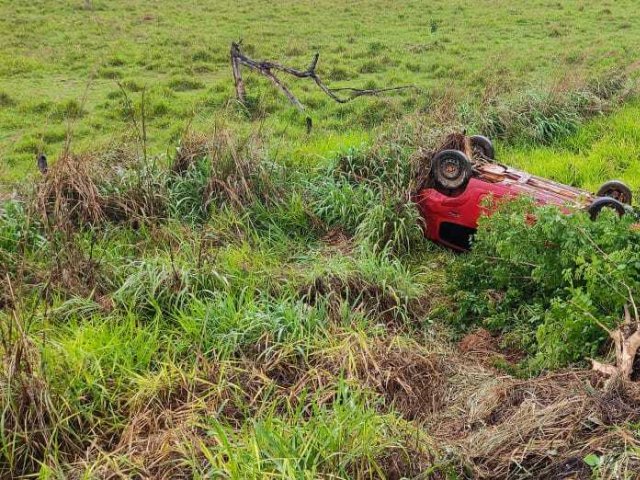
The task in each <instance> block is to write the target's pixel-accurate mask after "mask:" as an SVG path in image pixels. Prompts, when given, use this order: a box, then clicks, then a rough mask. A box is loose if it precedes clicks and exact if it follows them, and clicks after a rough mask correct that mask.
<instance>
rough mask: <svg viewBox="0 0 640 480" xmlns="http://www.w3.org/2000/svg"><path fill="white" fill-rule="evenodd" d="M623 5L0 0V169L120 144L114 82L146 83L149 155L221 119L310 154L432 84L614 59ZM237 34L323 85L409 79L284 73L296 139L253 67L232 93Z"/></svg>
mask: <svg viewBox="0 0 640 480" xmlns="http://www.w3.org/2000/svg"><path fill="white" fill-rule="evenodd" d="M634 5H635V3H634V2H633V1H632V0H624V1H617V2H607V3H606V4H590V3H585V2H583V1H578V0H571V1H566V2H558V3H557V4H549V2H546V1H541V0H540V1H534V2H529V3H527V5H526V6H525V5H521V6H519V5H514V4H513V2H509V1H506V0H504V1H502V0H497V1H483V2H475V3H469V2H464V1H453V2H451V1H444V0H438V1H436V2H430V3H429V4H428V5H425V4H424V3H423V2H419V1H410V2H404V3H403V4H402V6H401V7H399V6H398V5H397V4H395V3H393V2H389V1H385V0H377V1H375V2H368V3H367V4H365V5H359V6H357V7H356V6H349V5H343V4H342V3H340V2H335V1H333V0H322V1H321V2H319V3H315V4H313V6H312V5H310V4H309V5H307V4H300V3H297V2H283V3H278V4H275V5H273V4H270V3H268V2H263V1H258V0H255V1H254V0H252V1H249V2H245V3H243V4H242V5H237V4H236V3H234V2H226V1H218V2H205V3H200V4H197V5H196V4H193V5H192V4H187V5H178V4H175V5H174V4H172V3H171V2H159V3H157V4H154V5H153V6H151V5H147V4H145V3H141V2H127V1H120V0H119V1H115V2H106V1H101V0H95V1H94V0H91V1H89V2H84V1H83V0H74V1H72V2H65V3H60V2H54V1H46V0H41V1H38V2H29V3H22V4H16V3H15V2H10V1H3V2H1V3H0V19H1V20H0V32H1V33H0V40H1V41H2V44H3V45H4V46H5V48H3V51H2V53H0V65H1V67H0V99H1V100H0V158H1V159H2V164H3V166H4V168H3V171H2V175H3V177H5V178H11V179H15V178H23V177H24V176H25V175H26V174H28V173H31V172H34V171H35V166H34V162H33V157H34V155H35V152H37V151H39V150H45V151H46V152H48V153H49V154H50V155H52V156H55V155H56V154H57V153H59V152H60V150H61V149H62V147H63V145H64V141H65V138H66V137H67V136H69V137H71V138H72V139H73V145H74V148H75V149H80V150H95V149H96V148H99V147H100V146H104V145H108V144H109V143H110V142H113V141H118V140H120V138H121V136H122V135H123V134H124V133H125V132H127V131H128V130H130V129H129V125H128V122H129V113H128V111H127V108H126V101H125V97H124V93H123V91H122V90H121V89H120V87H119V86H118V83H120V84H121V85H122V86H123V88H124V90H125V91H126V92H127V95H128V97H129V99H130V101H131V102H132V103H133V104H134V105H139V103H140V101H141V96H142V93H141V92H142V91H143V90H144V91H145V92H146V94H145V97H146V105H145V110H146V117H147V122H148V129H147V130H148V132H147V133H148V143H149V148H150V150H151V151H152V152H153V153H164V152H166V151H171V150H172V149H173V147H174V146H175V145H176V143H177V141H178V139H179V138H180V137H181V136H182V132H183V131H184V129H185V128H187V126H188V125H191V126H193V127H194V128H197V129H208V128H209V127H210V125H211V124H212V123H213V122H214V121H215V120H216V118H217V117H220V116H224V117H225V118H226V119H227V120H229V121H232V122H233V123H234V125H236V127H237V128H245V129H246V128H250V127H252V126H257V125H260V126H261V128H263V129H265V130H266V131H268V132H269V133H271V134H273V135H274V136H275V137H276V139H277V140H274V141H273V142H270V144H271V146H273V148H274V149H275V150H278V151H280V152H281V155H285V156H287V157H293V158H292V161H297V162H300V161H305V162H309V161H311V162H314V161H316V159H317V158H318V157H323V156H326V155H327V154H330V153H331V152H333V151H335V150H337V149H339V148H343V147H345V146H347V145H353V144H357V143H360V141H361V140H363V139H368V138H370V133H369V132H370V130H371V129H372V128H376V127H379V126H381V125H383V124H386V123H388V122H389V121H390V120H393V119H394V118H397V117H399V116H401V115H402V114H404V113H406V112H410V111H419V112H427V113H428V112H430V111H431V110H433V109H437V106H438V103H439V99H440V98H441V97H442V96H443V95H444V96H446V97H455V98H458V99H459V101H460V103H465V102H468V103H470V104H472V105H477V104H479V103H483V102H486V101H488V100H490V99H491V98H494V97H496V96H501V95H509V94H511V93H513V92H518V91H521V90H522V89H525V90H529V89H534V90H535V89H540V88H545V87H548V86H550V85H555V84H558V83H567V82H568V83H571V81H573V80H574V79H576V78H583V77H593V76H598V75H599V74H600V73H603V72H605V71H607V70H608V69H609V68H614V67H625V66H627V65H629V64H631V63H632V62H634V61H635V60H636V55H635V45H636V44H637V43H638V41H639V40H640V34H639V33H637V31H636V30H637V29H634V28H632V25H633V24H634V22H635V21H637V20H638V18H637V17H638V16H640V14H638V13H636V10H637V9H635V8H633V7H634ZM43 12H46V16H43ZM238 39H242V40H243V42H244V43H243V44H244V49H245V51H246V52H247V53H248V54H250V55H252V56H255V57H257V58H268V59H273V60H279V61H283V62H285V63H288V64H292V65H296V66H299V67H301V68H302V67H303V66H305V65H307V64H308V62H309V61H310V58H311V56H312V54H313V53H314V52H316V51H317V52H320V54H321V57H320V66H319V69H320V70H319V72H320V74H321V75H322V76H323V77H324V78H325V79H326V80H327V81H328V82H330V84H331V85H333V86H345V85H352V86H360V87H365V86H366V87H374V86H376V87H385V86H391V85H398V84H413V85H416V86H417V87H418V89H417V90H415V91H404V92H400V93H396V94H391V95H386V96H384V97H380V98H363V99H359V100H357V101H355V102H353V103H349V104H346V105H338V104H335V103H333V102H331V101H330V100H329V99H328V98H327V97H325V96H323V95H322V94H321V93H320V92H319V91H317V89H316V88H315V87H313V86H312V85H311V84H305V83H304V82H302V81H297V82H292V87H293V89H294V91H295V92H296V93H297V94H298V95H299V97H300V99H301V100H302V101H303V103H305V104H306V105H308V106H309V113H310V115H311V116H312V117H313V118H314V124H315V128H314V132H313V134H312V135H310V136H306V135H305V134H304V121H303V119H302V117H301V116H300V115H299V114H298V113H296V112H295V110H294V109H293V107H291V106H290V105H288V104H287V101H286V100H285V99H284V98H283V97H282V96H280V94H278V93H277V92H275V91H274V90H273V88H272V86H271V85H270V84H269V83H268V81H266V80H265V79H262V78H258V77H257V76H256V75H255V74H251V73H247V75H246V76H247V83H248V85H247V87H248V93H249V96H250V99H251V105H252V107H251V109H250V111H248V112H246V111H243V109H242V108H239V107H238V105H237V104H236V103H235V102H234V100H233V98H234V96H233V87H232V81H231V77H230V68H229V62H228V49H229V45H230V42H231V41H233V40H238ZM283 39H284V41H283ZM43 45H46V48H43V47H42V46H43ZM567 72H570V73H567ZM283 140H284V141H283Z"/></svg>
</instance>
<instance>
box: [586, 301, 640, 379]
mask: <svg viewBox="0 0 640 480" xmlns="http://www.w3.org/2000/svg"><path fill="white" fill-rule="evenodd" d="M631 304H632V306H633V309H634V316H633V317H632V316H631V313H630V312H629V307H628V306H627V305H625V307H624V322H623V324H622V325H621V326H620V328H618V329H616V330H614V331H609V336H610V337H611V339H612V340H613V344H614V350H615V355H616V364H615V365H609V364H605V363H601V362H598V361H596V360H592V363H593V370H595V371H597V372H600V373H602V374H604V375H607V376H609V377H611V379H614V378H619V379H622V380H629V379H630V378H631V375H632V373H633V365H634V361H635V358H636V354H637V352H638V349H640V318H639V317H638V311H637V309H636V305H635V303H634V302H633V298H631Z"/></svg>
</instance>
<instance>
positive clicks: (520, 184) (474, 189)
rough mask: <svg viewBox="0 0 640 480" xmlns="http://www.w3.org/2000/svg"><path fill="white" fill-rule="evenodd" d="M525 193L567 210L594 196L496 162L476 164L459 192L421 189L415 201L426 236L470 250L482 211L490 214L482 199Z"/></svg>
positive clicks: (584, 202)
mask: <svg viewBox="0 0 640 480" xmlns="http://www.w3.org/2000/svg"><path fill="white" fill-rule="evenodd" d="M520 195H526V196H529V197H531V198H533V199H534V200H535V201H536V202H537V203H539V204H542V205H558V206H560V207H562V208H563V209H566V211H570V210H572V209H573V208H584V207H586V206H587V205H588V204H589V203H590V202H591V201H593V199H594V198H595V197H594V196H593V195H592V194H590V193H589V192H586V191H583V190H580V189H577V188H573V187H569V186H566V185H561V184H559V183H556V182H552V181H551V180H547V179H544V178H540V177H536V176H534V175H530V174H528V173H526V172H522V171H519V170H516V169H513V168H509V167H505V166H503V165H500V164H496V163H487V164H483V165H480V166H476V167H475V169H474V176H473V177H472V178H470V179H469V181H468V183H467V185H466V186H465V188H464V190H463V191H462V192H460V193H457V194H450V193H449V192H442V191H441V190H439V189H436V188H435V187H427V188H423V189H422V190H420V191H419V192H418V194H417V196H416V199H415V201H416V203H417V205H418V208H419V210H420V214H421V215H422V217H423V219H424V222H425V226H424V230H425V236H426V237H427V238H429V239H430V240H433V241H434V242H436V243H439V244H442V245H445V246H447V247H449V248H452V249H454V250H467V249H469V247H470V240H471V236H472V235H473V234H474V233H475V231H476V229H477V227H478V219H479V218H480V216H481V215H486V214H490V213H491V212H490V208H488V207H487V205H486V202H483V200H484V199H485V198H486V197H489V196H491V197H492V198H493V199H501V198H505V197H507V198H508V197H516V196H520Z"/></svg>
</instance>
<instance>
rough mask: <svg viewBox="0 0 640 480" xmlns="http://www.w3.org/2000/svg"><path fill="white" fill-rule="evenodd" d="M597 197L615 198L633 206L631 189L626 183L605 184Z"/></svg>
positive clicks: (611, 182)
mask: <svg viewBox="0 0 640 480" xmlns="http://www.w3.org/2000/svg"><path fill="white" fill-rule="evenodd" d="M596 195H597V196H598V197H611V198H615V199H616V200H618V201H619V202H620V203H624V204H626V205H631V200H633V195H632V194H631V189H630V188H629V187H627V186H626V185H625V184H624V183H622V182H619V181H617V180H611V181H610V182H606V183H605V184H603V185H602V186H601V187H600V189H599V190H598V193H597V194H596Z"/></svg>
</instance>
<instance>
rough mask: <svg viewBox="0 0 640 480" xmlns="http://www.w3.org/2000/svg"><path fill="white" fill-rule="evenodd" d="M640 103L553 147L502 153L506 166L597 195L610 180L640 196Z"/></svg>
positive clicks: (500, 153)
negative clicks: (629, 188) (616, 181)
mask: <svg viewBox="0 0 640 480" xmlns="http://www.w3.org/2000/svg"><path fill="white" fill-rule="evenodd" d="M639 110H640V106H639V105H638V103H637V102H632V103H630V104H629V105H626V106H625V107H623V108H622V109H620V110H619V111H616V112H615V113H614V114H612V115H611V116H607V117H605V118H600V119H597V120H594V121H592V122H589V123H588V124H587V125H585V126H584V127H583V128H581V129H580V130H579V131H578V132H577V133H576V134H574V135H570V136H568V137H566V138H564V139H562V141H560V142H557V143H556V144H555V145H553V146H550V147H542V148H541V147H525V148H523V147H515V148H511V147H509V148H505V149H504V150H502V151H501V152H499V155H500V158H501V159H503V161H504V162H506V163H508V164H511V165H513V166H516V167H520V168H522V169H524V170H526V171H528V172H531V173H534V174H536V175H542V176H547V177H550V178H553V179H555V180H557V181H559V182H564V183H568V184H570V185H576V186H580V187H583V188H587V189H589V190H591V191H596V190H597V189H598V187H599V186H600V185H601V184H602V183H604V182H605V181H607V180H611V179H619V180H622V181H624V182H625V183H627V184H628V185H629V186H630V187H632V190H633V191H634V193H635V194H636V195H638V194H640V190H638V189H639V188H640V170H639V169H640V162H639V160H640V157H639V155H640V154H639V153H638V152H640V132H639V131H638V128H637V118H638V111H639Z"/></svg>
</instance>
